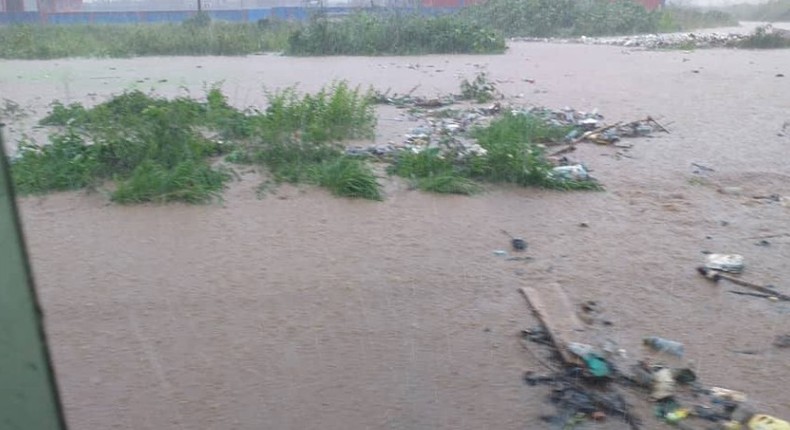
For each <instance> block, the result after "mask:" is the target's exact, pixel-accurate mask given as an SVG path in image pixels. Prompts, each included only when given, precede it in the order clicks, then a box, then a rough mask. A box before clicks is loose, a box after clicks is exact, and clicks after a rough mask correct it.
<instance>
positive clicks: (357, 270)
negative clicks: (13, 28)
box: [0, 43, 790, 429]
mask: <svg viewBox="0 0 790 430" xmlns="http://www.w3.org/2000/svg"><path fill="white" fill-rule="evenodd" d="M0 64H2V67H0V91H2V94H3V97H7V98H9V99H12V100H15V101H16V102H18V103H20V104H22V105H23V106H26V107H28V108H29V109H30V110H31V111H34V112H35V113H34V114H33V115H32V116H31V117H30V118H28V119H27V121H28V123H27V124H28V125H27V126H25V125H24V123H23V124H22V125H21V126H20V125H15V130H14V131H13V133H11V134H12V136H15V137H18V136H20V135H21V133H22V132H26V131H28V130H27V128H26V127H28V126H29V124H32V123H33V122H34V119H35V118H36V116H41V115H43V114H44V112H45V111H46V106H47V104H48V103H49V102H50V101H51V100H52V99H55V98H57V99H61V100H63V101H84V102H86V103H89V102H91V100H93V99H95V100H96V101H100V100H102V99H103V98H104V97H106V96H107V95H109V94H110V93H115V92H119V91H121V90H123V89H128V88H140V89H144V90H147V89H149V88H154V89H155V90H156V91H158V92H160V93H164V94H178V93H179V91H183V90H182V89H179V87H180V86H184V87H186V88H188V89H189V91H190V92H192V94H200V93H201V91H202V90H201V89H202V88H203V86H204V85H205V83H211V82H215V81H220V80H224V81H225V86H224V88H225V89H226V91H227V93H228V94H229V96H230V97H231V101H232V102H233V103H234V104H237V105H239V106H246V105H250V104H254V103H261V102H262V101H263V99H264V97H263V91H262V90H261V87H262V86H263V85H265V86H267V87H268V88H281V87H283V86H287V85H292V84H294V83H297V82H298V83H299V87H300V88H301V89H304V90H307V91H314V90H316V89H318V88H319V87H320V86H322V85H324V84H326V83H327V82H330V81H331V80H333V79H348V80H349V81H350V82H351V83H354V84H360V85H362V86H369V85H372V86H374V87H376V88H381V89H386V88H388V87H391V88H392V90H393V91H397V92H401V93H403V92H407V91H409V90H410V89H412V88H413V87H414V86H415V85H417V84H418V83H419V84H420V87H419V88H418V90H417V92H418V93H420V94H423V95H427V96H430V95H436V94H440V93H447V92H455V91H457V90H458V82H459V81H460V77H473V76H474V74H475V73H476V72H477V71H478V70H481V69H485V70H487V71H488V72H489V74H490V76H491V78H492V79H495V80H498V81H499V83H498V87H499V89H500V90H501V91H502V92H504V93H505V94H508V95H513V96H515V95H519V94H521V95H523V97H522V98H519V99H514V100H513V101H518V102H520V103H527V104H536V105H546V106H549V107H556V108H559V107H563V106H566V105H570V106H573V107H575V108H578V109H585V110H592V109H593V108H598V109H599V111H600V112H602V113H603V114H604V115H605V116H606V117H607V120H609V121H619V120H623V121H629V120H633V119H637V118H640V117H644V116H646V115H653V116H659V117H662V118H663V119H664V121H666V122H672V125H671V129H672V134H670V135H666V136H665V135H657V137H656V138H653V139H641V140H634V141H629V143H633V144H634V147H633V148H632V149H630V150H629V151H628V155H629V156H630V158H625V157H617V156H616V153H617V149H615V148H609V147H600V146H592V145H588V144H585V145H582V146H581V147H580V148H579V150H578V151H577V152H576V153H575V154H574V157H576V158H578V159H580V160H582V161H584V162H585V163H586V164H588V165H589V166H590V167H591V168H593V169H594V175H595V176H596V177H598V178H599V179H600V180H601V181H602V182H603V183H604V184H605V185H606V187H607V191H606V192H601V193H554V192H546V191H540V190H531V189H514V188H492V189H491V190H490V191H489V192H487V193H484V194H482V195H480V196H476V197H471V198H470V197H447V196H436V195H431V194H424V193H420V192H416V191H410V190H409V189H408V187H407V186H406V184H404V183H402V182H399V181H395V180H390V179H387V178H383V179H382V182H383V183H385V184H386V186H385V188H386V191H387V196H386V200H385V201H384V202H381V203H372V202H357V201H347V200H343V199H337V198H334V197H331V196H329V195H327V194H326V193H324V192H322V191H319V190H315V189H311V188H301V189H299V188H290V187H283V188H281V189H279V190H278V191H277V193H276V194H275V195H269V196H267V197H266V198H263V199H258V198H256V196H255V187H256V186H257V185H258V183H259V179H260V178H259V177H258V176H257V175H256V174H254V173H244V174H243V175H242V180H241V181H239V182H237V183H235V184H234V185H233V186H232V188H231V189H230V190H229V191H228V192H227V193H226V194H225V201H224V203H223V204H221V205H211V206H197V207H186V206H179V205H171V206H165V207H155V206H142V207H120V206H115V205H107V204H106V201H107V199H106V197H104V196H101V195H96V194H94V195H85V194H83V193H67V194H58V195H52V196H48V197H44V198H25V199H23V200H22V210H23V216H24V221H25V228H26V232H27V236H28V237H27V238H28V242H29V246H30V248H31V254H32V257H33V265H34V270H35V273H36V276H37V281H38V283H39V289H40V292H41V295H42V301H43V305H44V308H45V311H46V313H47V327H48V330H49V332H50V334H51V339H52V341H53V343H54V345H53V346H54V356H55V363H56V366H57V370H58V372H59V378H60V379H61V387H62V389H63V398H64V401H65V403H66V410H67V414H68V419H69V421H70V423H71V424H72V426H73V427H75V428H124V429H126V428H128V429H161V428H184V429H186V428H238V429H246V428H250V429H252V428H261V426H263V427H266V428H278V429H279V428H294V429H301V428H319V427H321V428H324V429H349V428H446V429H476V428H537V427H534V425H535V424H530V423H534V422H535V420H536V419H537V417H538V416H539V415H541V414H543V413H547V412H549V411H550V410H551V408H550V406H549V405H548V404H547V403H546V402H545V401H544V399H543V393H544V392H545V391H543V390H542V389H539V388H532V387H526V386H525V385H524V384H523V382H522V380H521V375H522V373H523V371H524V370H527V369H531V368H535V367H537V366H538V364H537V363H535V362H533V361H532V360H533V359H532V358H531V357H530V356H529V355H528V354H526V353H525V352H524V351H523V350H522V349H521V346H520V344H519V342H518V332H519V330H521V329H523V328H525V327H527V326H531V325H534V323H535V321H534V320H533V319H532V316H531V315H530V314H529V313H528V311H527V309H526V307H525V304H524V301H523V298H521V297H520V296H519V294H518V292H517V288H518V287H519V286H522V285H530V286H533V287H535V288H540V286H541V285H544V284H545V283H549V282H559V283H560V284H562V285H563V286H564V287H565V289H566V290H567V292H568V294H569V295H570V296H571V297H572V298H573V299H574V300H578V301H583V300H597V301H598V302H600V303H601V305H602V306H604V307H605V308H606V310H607V315H608V318H610V319H611V320H612V322H613V323H614V326H613V327H612V329H611V334H612V337H613V340H614V341H616V342H617V343H618V344H619V345H620V346H621V347H622V348H625V349H626V350H627V351H628V352H629V354H630V355H631V356H633V357H639V356H641V355H642V354H643V350H642V348H641V346H640V341H641V337H642V336H643V335H648V334H654V335H659V336H664V337H669V338H673V339H676V340H679V341H682V342H684V343H685V344H686V356H687V357H688V358H689V359H690V360H693V367H694V369H695V370H696V371H697V372H698V374H699V376H700V377H701V379H702V380H703V381H705V382H706V383H709V384H711V385H719V386H724V387H728V388H732V389H737V390H741V391H744V392H747V393H749V394H750V395H751V397H752V398H754V399H755V401H756V402H757V403H758V404H759V405H760V406H762V408H763V410H764V411H765V412H768V413H771V414H774V415H777V416H784V417H788V416H790V404H788V401H787V400H786V399H787V398H788V396H787V395H786V389H785V387H786V385H787V384H788V382H790V380H788V376H787V375H789V374H790V372H788V370H790V368H789V367H790V365H789V364H788V363H790V360H788V355H787V353H788V351H787V350H782V349H775V348H772V347H771V343H772V341H773V339H774V337H775V336H776V335H779V334H783V333H787V332H790V319H789V318H788V313H789V312H790V307H788V305H787V304H786V303H785V304H782V303H771V302H768V301H766V300H761V299H757V298H747V297H742V296H737V295H733V294H729V293H727V290H729V289H732V288H731V287H730V286H727V285H721V286H718V287H713V286H711V285H709V284H708V283H706V282H705V281H704V280H702V279H700V278H699V277H698V276H697V275H696V274H695V273H694V267H695V266H696V265H698V264H699V262H700V261H702V259H703V258H704V255H702V254H701V251H714V252H737V253H740V254H743V255H744V256H745V257H746V262H747V272H746V273H745V274H744V276H749V277H750V279H754V280H756V281H759V282H764V283H770V284H774V285H776V286H777V287H779V288H780V289H783V291H785V292H787V291H788V288H790V287H788V284H787V279H790V268H788V266H787V264H786V262H787V261H788V259H790V238H789V237H778V238H775V239H770V241H771V245H770V246H767V247H764V246H762V247H761V246H755V245H754V243H755V242H756V240H754V239H747V238H748V237H752V236H759V235H772V234H777V233H785V232H790V224H789V223H788V221H787V220H788V216H789V215H790V208H787V207H785V206H783V205H782V204H781V203H772V202H770V201H763V200H756V199H753V198H751V197H752V196H753V195H770V194H778V195H782V196H790V181H788V179H790V171H788V168H787V165H786V163H785V161H784V156H783V155H784V154H786V153H787V146H788V145H790V137H787V136H779V135H778V132H780V131H781V128H782V124H783V123H784V122H785V121H788V120H790V117H788V112H787V100H788V99H790V87H789V86H788V85H787V82H786V80H787V79H790V78H780V77H776V75H777V74H785V75H788V74H790V70H788V64H787V61H786V52H785V51H770V52H754V51H730V50H710V51H707V50H706V51H697V52H693V53H684V52H646V51H632V50H627V49H624V48H619V47H608V46H580V45H549V44H539V43H538V44H536V43H515V44H513V45H512V46H511V49H510V51H509V52H508V53H507V54H506V55H503V56H454V57H443V56H428V57H419V58H418V57H405V58H387V57H383V58H285V57H279V56H273V55H266V56H253V57H248V58H147V59H129V60H59V61H47V62H27V61H3V62H2V63H0ZM528 80H529V81H534V83H531V82H529V81H528ZM410 125H411V124H410V123H409V122H408V121H401V120H400V117H399V115H398V111H397V110H396V109H394V108H391V107H386V108H382V109H381V110H380V120H379V131H378V137H377V142H379V141H382V142H386V141H387V140H394V139H402V135H403V134H404V133H406V132H407V130H408V128H409V127H410ZM692 162H695V163H699V164H702V165H705V166H709V167H711V168H713V169H714V170H715V171H714V172H704V174H700V173H695V168H694V167H692V166H691V163H692ZM720 187H738V188H740V190H739V191H737V192H734V193H730V194H722V193H719V192H717V189H718V188H720ZM581 222H586V223H588V224H589V226H590V227H589V228H580V227H578V225H579V223H581ZM501 229H505V230H508V231H510V232H512V233H514V234H518V235H521V236H524V237H525V238H526V239H527V241H528V242H529V251H528V255H530V256H533V257H534V260H533V261H531V262H514V261H506V260H504V259H502V258H498V257H496V256H494V255H493V254H492V251H493V250H496V249H502V248H506V247H507V238H505V237H504V236H503V235H502V234H501V232H500V230H501ZM747 349H751V350H758V351H759V353H758V354H756V355H746V354H740V353H736V352H732V351H735V350H747ZM647 412H649V411H643V416H644V419H645V421H646V423H647V428H660V426H661V425H660V424H658V423H656V422H655V421H653V418H652V417H651V416H649V415H648V414H647ZM607 428H614V426H611V427H607Z"/></svg>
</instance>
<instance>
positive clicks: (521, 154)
mask: <svg viewBox="0 0 790 430" xmlns="http://www.w3.org/2000/svg"><path fill="white" fill-rule="evenodd" d="M567 132H568V128H567V127H559V126H554V125H551V124H548V123H547V122H545V121H544V120H542V119H540V118H537V117H534V116H531V115H526V114H520V113H517V114H513V113H507V114H505V115H504V116H503V117H501V118H499V119H497V120H495V121H493V122H492V123H491V124H490V125H489V126H488V127H485V128H480V129H478V130H476V131H475V132H474V136H475V137H476V138H477V142H478V144H479V145H480V146H481V147H482V148H484V149H485V150H486V154H485V155H484V156H476V157H472V158H471V162H470V175H471V176H472V177H474V178H478V179H482V180H486V181H488V182H505V183H513V184H516V185H521V186H539V187H545V188H555V189H567V190H572V189H586V190H589V189H599V188H600V186H599V185H598V183H597V182H594V181H571V180H564V179H561V178H557V177H556V176H554V175H552V171H551V170H552V168H553V165H552V164H551V163H550V162H549V161H548V160H547V159H546V157H545V153H544V151H543V149H542V148H541V147H540V146H538V145H537V144H538V143H545V142H557V141H560V140H561V139H562V138H563V137H564V136H565V135H566V134H567Z"/></svg>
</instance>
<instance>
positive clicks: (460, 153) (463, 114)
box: [346, 93, 669, 180]
mask: <svg viewBox="0 0 790 430" xmlns="http://www.w3.org/2000/svg"><path fill="white" fill-rule="evenodd" d="M374 99H375V101H376V102H378V103H382V104H388V105H392V106H396V107H398V108H399V109H408V110H407V114H406V116H407V117H408V119H410V120H416V121H419V125H418V126H417V127H413V128H412V129H410V130H409V131H408V133H406V134H404V136H403V140H402V141H400V142H395V141H390V142H388V143H386V144H373V145H369V146H352V147H349V148H347V150H346V151H347V153H348V154H349V155H367V156H374V157H378V158H390V157H392V156H394V155H395V154H396V153H397V152H398V151H403V150H407V151H412V152H414V153H418V152H421V151H423V150H426V149H437V148H438V149H439V151H440V153H441V154H442V155H444V156H450V157H454V158H458V159H463V158H466V157H469V156H477V155H485V154H486V150H485V149H484V148H482V147H481V146H480V145H478V144H477V143H476V142H475V140H474V139H473V138H472V137H471V133H469V132H470V131H472V130H473V129H474V128H476V127H484V126H486V125H488V124H489V123H490V122H491V120H492V119H494V118H496V117H497V116H499V115H501V114H503V113H504V112H509V113H510V114H513V115H529V116H533V117H536V118H540V119H542V120H544V121H545V122H546V123H547V124H549V125H553V126H557V127H566V128H568V130H569V131H568V134H567V135H566V136H565V137H564V139H562V140H560V141H557V142H542V143H541V145H542V146H544V147H548V146H557V145H563V144H565V145H567V146H566V147H564V148H562V149H560V150H559V151H557V152H554V153H552V154H550V155H551V156H555V155H561V154H564V153H567V152H570V151H573V150H574V149H575V145H576V144H578V143H580V142H583V141H589V142H593V143H597V144H601V145H608V144H614V143H616V142H618V141H620V140H621V139H622V138H627V137H644V136H649V135H651V134H652V133H655V132H657V131H662V132H666V133H669V131H668V130H667V129H666V128H665V127H664V126H663V125H661V124H660V123H658V122H657V121H656V120H655V119H653V118H652V117H647V118H645V119H640V120H636V121H632V122H628V123H624V122H618V123H615V124H611V125H606V124H605V123H604V117H603V115H601V114H600V113H598V111H597V110H593V111H591V112H585V111H579V110H576V109H573V108H571V107H564V108H562V109H558V110H553V109H548V108H545V107H517V106H505V105H503V104H502V103H501V102H495V103H493V104H491V105H488V106H465V107H449V106H451V105H454V104H455V103H456V100H460V99H461V97H460V96H454V95H448V96H441V97H436V98H424V97H417V96H412V95H411V93H409V94H406V95H397V94H395V95H392V96H390V95H388V93H383V94H382V93H379V94H377V95H376V97H375V98H374ZM557 164H559V165H560V168H558V169H555V171H554V172H553V174H555V175H557V176H560V177H564V178H568V179H575V180H587V179H589V175H588V172H587V170H586V168H585V167H584V166H581V165H574V166H566V164H568V163H567V162H563V161H558V162H557Z"/></svg>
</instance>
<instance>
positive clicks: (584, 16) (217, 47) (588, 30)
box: [0, 0, 785, 59]
mask: <svg viewBox="0 0 790 430" xmlns="http://www.w3.org/2000/svg"><path fill="white" fill-rule="evenodd" d="M782 1H785V0H782ZM735 23H736V22H735V20H734V19H733V18H732V17H731V16H730V15H729V14H727V13H725V12H718V11H700V10H695V9H687V8H679V7H667V8H664V9H662V10H659V11H647V10H645V9H644V8H643V7H642V6H641V5H640V4H638V3H636V2H634V1H632V0H615V1H610V0H488V1H486V2H484V3H481V4H479V5H476V6H471V7H467V8H464V9H462V10H460V11H457V12H452V13H451V12H443V13H439V14H438V15H431V14H426V13H420V12H415V11H404V10H399V9H388V10H380V9H367V10H366V9H364V8H362V9H359V11H357V12H355V13H352V14H350V15H348V16H345V17H342V18H335V17H329V16H328V15H327V14H325V13H323V12H321V11H319V12H316V13H315V14H313V16H311V18H310V19H309V20H308V21H306V22H296V21H282V20H275V19H266V20H261V21H259V22H257V23H230V22H221V21H215V20H212V19H211V18H210V17H209V16H208V15H206V14H199V15H196V16H195V17H193V18H191V19H189V20H187V21H185V22H183V23H181V24H123V25H79V24H75V25H10V26H2V27H0V58H19V59H49V58H63V57H135V56H147V55H247V54H253V53H260V52H266V51H277V52H286V53H287V54H290V55H300V56H302V55H414V54H430V53H437V54H439V53H472V54H482V53H501V52H503V51H504V50H505V48H506V46H505V39H504V37H511V36H536V37H563V36H581V35H585V36H602V35H622V34H634V33H655V32H667V31H680V30H689V29H693V28H701V27H714V26H721V25H732V24H735Z"/></svg>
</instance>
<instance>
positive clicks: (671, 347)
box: [642, 336, 683, 357]
mask: <svg viewBox="0 0 790 430" xmlns="http://www.w3.org/2000/svg"><path fill="white" fill-rule="evenodd" d="M642 341H643V342H644V343H645V345H647V346H649V347H651V348H653V349H655V350H656V351H658V352H666V353H667V354H672V355H675V356H677V357H683V344H682V343H680V342H675V341H674V340H669V339H664V338H663V337H658V336H647V337H645V338H644V339H642Z"/></svg>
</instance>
